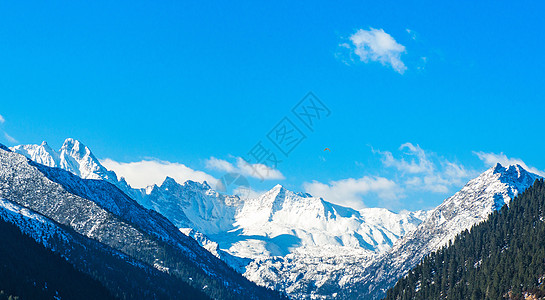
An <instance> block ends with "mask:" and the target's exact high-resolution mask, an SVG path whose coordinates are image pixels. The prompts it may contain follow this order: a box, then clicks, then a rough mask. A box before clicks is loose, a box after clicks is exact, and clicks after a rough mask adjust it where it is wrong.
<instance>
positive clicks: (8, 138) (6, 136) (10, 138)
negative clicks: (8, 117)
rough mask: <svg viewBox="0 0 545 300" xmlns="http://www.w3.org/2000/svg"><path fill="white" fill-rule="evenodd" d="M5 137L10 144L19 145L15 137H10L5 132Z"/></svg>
mask: <svg viewBox="0 0 545 300" xmlns="http://www.w3.org/2000/svg"><path fill="white" fill-rule="evenodd" d="M4 137H5V138H6V140H8V141H9V142H10V143H18V142H19V141H18V140H16V139H15V138H14V137H12V136H11V135H9V134H8V133H7V132H5V131H4Z"/></svg>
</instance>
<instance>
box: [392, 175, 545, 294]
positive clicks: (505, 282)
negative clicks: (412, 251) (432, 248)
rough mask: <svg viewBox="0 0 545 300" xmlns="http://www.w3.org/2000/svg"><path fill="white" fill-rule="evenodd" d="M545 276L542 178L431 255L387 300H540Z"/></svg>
mask: <svg viewBox="0 0 545 300" xmlns="http://www.w3.org/2000/svg"><path fill="white" fill-rule="evenodd" d="M544 276H545V183H544V182H543V180H538V181H536V182H535V184H534V185H533V186H532V187H531V188H529V189H528V190H526V191H525V192H524V193H522V194H521V195H519V196H517V197H516V198H515V199H514V200H513V201H511V202H510V204H509V208H507V206H505V207H503V208H502V209H501V210H500V211H497V212H495V213H493V214H492V215H490V217H489V218H488V220H487V221H485V222H483V223H480V224H478V225H476V226H475V227H473V228H472V229H471V230H470V231H468V230H465V231H464V232H463V233H462V234H460V235H459V236H458V237H457V238H456V240H455V241H454V242H453V243H452V244H450V245H449V246H448V247H447V248H442V249H441V250H439V251H437V252H434V253H433V254H431V255H430V256H428V257H426V259H424V260H423V262H421V263H420V264H419V265H418V266H417V267H415V268H414V269H413V270H411V271H410V272H409V274H408V275H407V276H406V277H404V278H402V279H401V280H400V281H398V283H397V284H396V285H395V287H394V288H392V289H390V290H389V291H388V296H387V299H500V298H509V299H523V298H526V299H536V298H537V297H536V296H540V297H541V298H542V297H543V296H544V295H545V285H544V284H543V278H544ZM532 297H535V298H532Z"/></svg>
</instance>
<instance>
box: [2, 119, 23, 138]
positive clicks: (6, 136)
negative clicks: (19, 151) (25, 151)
mask: <svg viewBox="0 0 545 300" xmlns="http://www.w3.org/2000/svg"><path fill="white" fill-rule="evenodd" d="M4 123H6V119H5V118H4V116H2V115H0V125H4ZM0 132H2V133H3V134H4V138H5V139H6V140H7V141H8V142H10V143H18V142H19V141H17V139H15V138H14V137H12V136H11V135H9V134H8V133H7V132H6V131H5V130H4V129H3V128H0Z"/></svg>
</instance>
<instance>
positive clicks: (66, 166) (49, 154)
mask: <svg viewBox="0 0 545 300" xmlns="http://www.w3.org/2000/svg"><path fill="white" fill-rule="evenodd" d="M9 149H10V150H11V151H13V152H15V153H19V154H22V155H24V156H26V157H27V158H29V159H31V160H32V161H34V162H37V163H39V164H42V165H45V166H48V167H52V168H60V169H63V170H66V171H68V172H70V173H72V174H74V175H76V176H79V177H81V178H83V179H101V180H104V181H107V182H109V183H111V184H113V185H115V186H117V187H118V188H119V189H120V190H122V191H123V192H124V193H126V194H127V195H129V196H131V197H132V198H133V199H140V198H141V197H142V195H143V194H144V193H145V191H144V190H142V189H133V188H131V187H130V186H129V184H127V182H126V181H125V179H124V178H121V179H118V178H117V175H116V174H115V172H113V171H109V170H107V169H106V168H105V167H104V166H102V164H101V163H100V162H99V160H98V159H97V158H96V157H95V156H94V155H93V153H92V152H91V150H90V149H89V148H88V147H87V146H85V145H84V144H82V143H81V142H80V141H78V140H74V139H71V138H68V139H66V140H65V141H64V143H63V145H62V147H61V148H60V149H59V151H55V150H53V149H52V148H51V147H50V146H49V145H48V144H47V142H45V141H44V142H42V143H41V144H40V145H19V146H15V147H10V148H9Z"/></svg>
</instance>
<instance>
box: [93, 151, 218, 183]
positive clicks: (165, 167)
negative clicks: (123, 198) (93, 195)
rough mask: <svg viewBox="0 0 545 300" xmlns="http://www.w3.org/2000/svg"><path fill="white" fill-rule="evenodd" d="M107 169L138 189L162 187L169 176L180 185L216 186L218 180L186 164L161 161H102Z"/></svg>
mask: <svg viewBox="0 0 545 300" xmlns="http://www.w3.org/2000/svg"><path fill="white" fill-rule="evenodd" d="M100 163H102V165H104V166H105V167H106V168H107V169H109V170H113V171H114V172H116V174H117V175H118V176H121V177H124V178H125V180H127V182H128V183H129V184H130V185H131V186H132V187H136V188H143V187H146V186H149V185H152V184H157V185H160V184H161V183H162V182H163V181H164V180H165V178H166V177H167V176H169V177H172V178H174V179H175V180H176V181H177V182H178V183H183V182H185V181H187V180H192V181H197V182H203V181H206V182H208V183H209V184H211V185H212V184H214V183H216V182H217V179H216V178H214V177H213V176H211V175H209V174H206V173H205V172H202V171H197V170H193V169H191V168H189V167H187V166H186V165H184V164H180V163H172V162H168V161H161V160H142V161H138V162H129V163H123V162H117V161H114V160H112V159H109V158H107V159H103V160H100Z"/></svg>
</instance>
